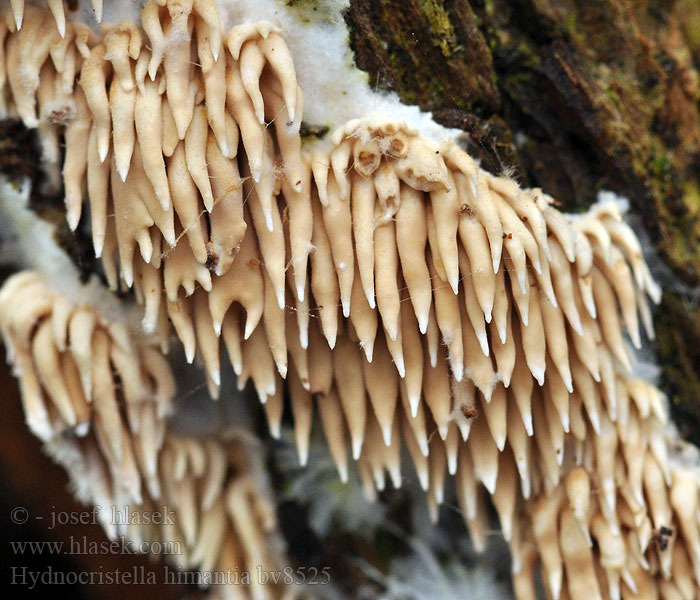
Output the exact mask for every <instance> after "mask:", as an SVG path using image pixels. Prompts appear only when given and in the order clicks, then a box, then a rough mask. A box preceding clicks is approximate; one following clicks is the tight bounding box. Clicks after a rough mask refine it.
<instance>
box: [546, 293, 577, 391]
mask: <svg viewBox="0 0 700 600" xmlns="http://www.w3.org/2000/svg"><path fill="white" fill-rule="evenodd" d="M538 296H539V304H540V311H541V317H542V324H543V326H544V336H545V341H546V346H547V354H548V355H549V357H550V358H551V359H552V363H554V366H555V367H556V369H557V371H558V372H559V375H560V376H561V379H562V380H563V382H564V385H565V386H566V389H567V390H568V391H569V393H571V392H572V391H573V389H574V388H573V385H572V381H571V368H570V367H569V345H568V343H567V340H566V325H565V323H564V314H563V312H562V311H561V309H560V308H555V307H554V306H552V304H551V303H550V302H549V301H548V300H547V299H546V298H545V297H544V296H543V295H542V294H541V293H540V294H538Z"/></svg>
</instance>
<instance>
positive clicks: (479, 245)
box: [455, 173, 496, 323]
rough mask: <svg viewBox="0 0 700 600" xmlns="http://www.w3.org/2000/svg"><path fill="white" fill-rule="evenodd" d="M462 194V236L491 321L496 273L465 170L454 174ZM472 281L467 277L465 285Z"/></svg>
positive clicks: (481, 302) (475, 286)
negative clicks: (464, 173)
mask: <svg viewBox="0 0 700 600" xmlns="http://www.w3.org/2000/svg"><path fill="white" fill-rule="evenodd" d="M455 184H456V186H457V194H458V197H459V210H460V217H459V229H458V231H459V238H460V241H461V242H462V248H464V250H465V251H466V253H467V256H468V257H469V262H470V264H471V278H470V279H471V282H473V285H472V287H473V289H474V291H475V292H476V297H477V300H478V301H479V306H480V307H481V310H482V312H483V313H484V318H485V319H486V322H487V323H490V322H491V316H492V311H493V307H494V301H495V295H496V276H495V275H494V272H493V269H492V264H491V250H490V249H489V242H488V238H487V236H486V231H485V230H484V227H483V225H482V224H481V223H480V222H479V220H478V219H477V217H476V209H475V208H474V200H473V195H472V194H471V187H470V185H469V181H468V180H467V178H466V177H465V176H464V175H463V174H462V173H456V174H455ZM468 283H469V282H467V281H465V285H467V284H468Z"/></svg>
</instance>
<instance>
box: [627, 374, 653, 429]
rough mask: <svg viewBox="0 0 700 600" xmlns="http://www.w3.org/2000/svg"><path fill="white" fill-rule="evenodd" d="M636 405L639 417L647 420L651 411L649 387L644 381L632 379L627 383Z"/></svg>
mask: <svg viewBox="0 0 700 600" xmlns="http://www.w3.org/2000/svg"><path fill="white" fill-rule="evenodd" d="M625 383H626V385H627V391H628V392H629V394H630V396H631V398H632V400H634V404H635V405H636V407H637V410H638V411H639V416H640V417H641V418H642V419H646V418H647V417H648V416H649V412H650V411H651V397H650V395H649V392H650V389H649V385H648V384H647V383H646V382H645V381H644V380H642V379H639V378H637V377H632V378H630V379H629V380H628V381H626V382H625Z"/></svg>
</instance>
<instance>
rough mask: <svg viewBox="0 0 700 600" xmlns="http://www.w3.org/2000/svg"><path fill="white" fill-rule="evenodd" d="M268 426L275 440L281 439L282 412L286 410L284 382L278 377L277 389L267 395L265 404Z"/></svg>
mask: <svg viewBox="0 0 700 600" xmlns="http://www.w3.org/2000/svg"><path fill="white" fill-rule="evenodd" d="M264 409H265V416H266V417H267V426H268V428H269V430H270V436H271V437H272V439H273V440H278V439H280V435H281V427H282V412H283V410H284V397H283V384H282V380H281V379H279V378H278V381H277V383H276V384H275V391H274V393H273V394H271V395H269V396H268V397H267V400H266V401H265V404H264Z"/></svg>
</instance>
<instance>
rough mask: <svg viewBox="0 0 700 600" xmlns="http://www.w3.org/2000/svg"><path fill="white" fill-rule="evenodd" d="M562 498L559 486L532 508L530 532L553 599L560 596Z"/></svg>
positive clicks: (561, 577) (561, 574) (561, 575)
mask: <svg viewBox="0 0 700 600" xmlns="http://www.w3.org/2000/svg"><path fill="white" fill-rule="evenodd" d="M563 502H564V498H563V495H562V490H561V489H560V488H557V489H555V490H554V491H552V492H551V493H549V494H546V495H544V496H543V497H542V498H540V499H539V500H538V501H537V503H536V504H535V505H534V507H533V510H532V532H533V535H534V538H535V543H536V544H537V549H538V551H539V555H540V560H541V562H542V568H543V571H544V573H543V579H544V581H545V584H546V586H547V590H548V591H549V594H550V595H551V597H552V598H554V599H555V600H556V599H558V598H560V597H561V590H562V583H563V581H562V580H563V560H562V553H561V551H560V546H559V540H558V533H559V512H560V510H561V508H562V506H563Z"/></svg>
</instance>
